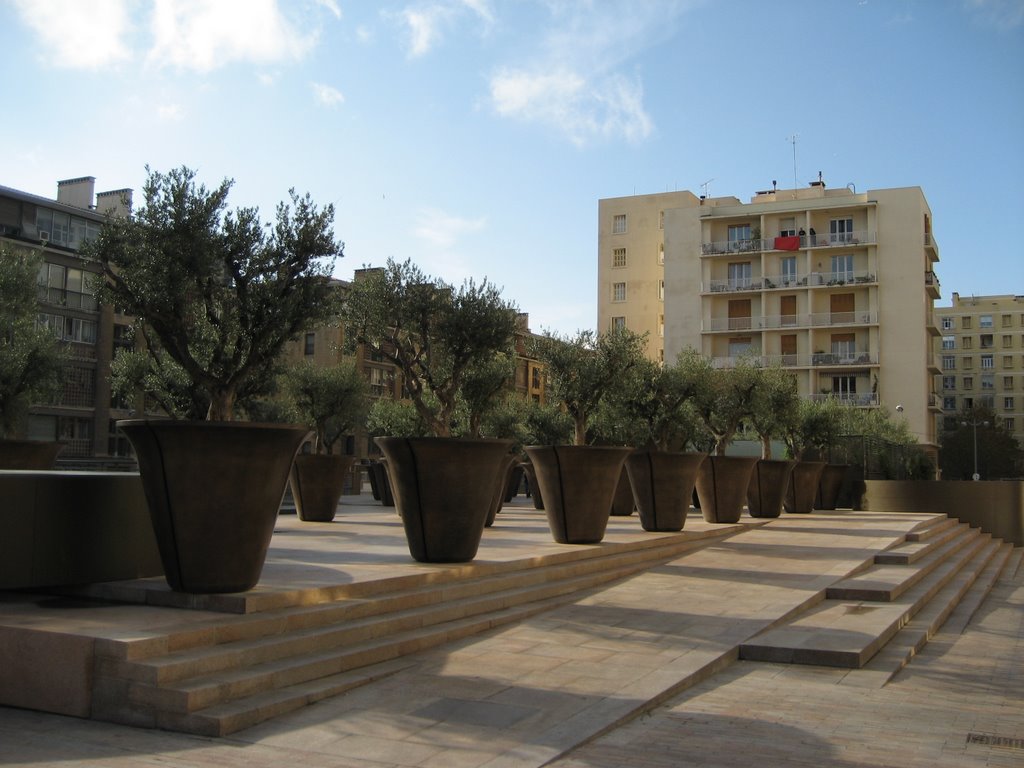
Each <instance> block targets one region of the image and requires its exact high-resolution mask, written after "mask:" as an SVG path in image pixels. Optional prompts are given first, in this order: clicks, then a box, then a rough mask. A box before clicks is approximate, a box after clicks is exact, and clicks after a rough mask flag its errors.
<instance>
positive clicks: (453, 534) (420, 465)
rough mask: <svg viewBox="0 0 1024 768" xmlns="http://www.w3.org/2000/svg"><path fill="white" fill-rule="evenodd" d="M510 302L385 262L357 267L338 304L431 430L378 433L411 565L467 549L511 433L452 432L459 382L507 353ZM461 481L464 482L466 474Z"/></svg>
mask: <svg viewBox="0 0 1024 768" xmlns="http://www.w3.org/2000/svg"><path fill="white" fill-rule="evenodd" d="M516 314H517V312H516V308H515V306H514V305H512V304H511V303H508V302H506V301H504V300H503V299H502V298H501V294H500V291H499V290H498V289H497V288H496V287H494V286H493V285H491V284H490V283H488V282H487V280H486V279H485V280H484V281H483V282H482V283H479V284H477V283H475V282H474V281H472V280H469V281H466V282H465V283H463V284H462V286H461V287H459V288H454V287H452V286H449V285H446V284H445V283H443V282H442V281H440V280H437V279H434V278H430V277H428V276H426V275H425V274H423V272H421V271H420V270H419V268H417V267H416V266H415V265H413V264H412V262H411V261H408V260H407V261H405V262H402V263H398V262H396V261H394V260H393V259H389V260H388V262H387V266H385V267H384V268H382V269H370V270H364V271H363V272H362V273H360V274H358V275H357V277H356V280H355V281H353V284H352V286H351V289H350V290H349V292H348V295H347V297H346V301H345V307H344V311H343V317H344V321H345V327H346V331H347V333H348V336H349V338H350V339H351V340H352V341H353V342H355V343H359V344H363V345H365V346H366V347H367V348H368V349H370V350H372V351H373V352H375V353H377V354H379V355H381V356H382V357H383V358H384V359H386V360H388V361H390V362H391V363H393V364H394V365H395V366H397V367H398V369H399V370H400V371H401V372H402V376H403V383H404V386H405V391H406V394H407V395H408V397H409V400H410V401H411V402H412V405H413V408H414V409H415V411H416V414H417V415H418V417H419V419H420V420H421V421H422V423H423V424H424V425H425V426H426V427H427V429H429V431H430V433H431V434H432V435H433V437H402V436H391V437H378V438H376V442H377V444H378V445H379V446H380V448H381V450H382V451H383V452H384V456H385V457H386V459H387V462H388V472H389V475H390V479H391V486H392V492H393V493H394V497H395V504H396V506H397V507H398V511H399V513H400V514H401V516H402V522H403V525H404V527H405V535H406V541H407V543H408V545H409V551H410V553H411V554H412V556H413V558H415V559H416V560H418V561H420V562H466V561H468V560H472V559H473V558H474V557H475V556H476V552H477V548H478V547H479V544H480V538H481V536H482V534H483V529H484V525H485V523H486V521H487V516H488V513H489V511H490V508H491V502H492V498H493V491H494V488H495V484H496V483H497V482H498V478H499V476H500V473H501V469H502V466H503V462H504V460H505V456H506V455H507V454H508V452H509V448H510V446H511V444H512V443H511V441H510V440H482V439H469V438H458V437H456V436H455V435H456V434H457V433H458V431H459V428H458V423H459V418H458V416H459V406H460V404H461V405H462V406H463V407H465V406H464V403H463V387H464V385H465V384H466V382H467V380H468V379H469V377H470V376H471V374H472V372H473V371H474V370H478V369H479V368H480V367H481V366H484V365H486V364H488V363H489V362H490V361H492V360H493V358H494V357H495V356H496V355H498V354H506V355H509V356H511V355H512V342H513V335H514V332H515V328H516ZM467 479H468V481H467Z"/></svg>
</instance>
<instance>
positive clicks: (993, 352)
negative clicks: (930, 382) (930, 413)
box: [935, 293, 1024, 444]
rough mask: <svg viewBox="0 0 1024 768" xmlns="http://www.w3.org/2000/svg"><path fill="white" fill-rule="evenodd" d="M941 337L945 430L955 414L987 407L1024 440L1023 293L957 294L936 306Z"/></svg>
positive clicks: (955, 419) (952, 424)
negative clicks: (948, 304) (949, 305)
mask: <svg viewBox="0 0 1024 768" xmlns="http://www.w3.org/2000/svg"><path fill="white" fill-rule="evenodd" d="M935 316H936V318H938V321H939V327H940V329H941V331H942V337H941V339H940V340H939V341H938V346H939V350H938V352H937V354H938V355H939V359H940V361H941V367H942V382H941V393H942V412H943V414H944V415H945V420H946V422H947V424H945V427H946V428H948V429H956V428H957V427H958V426H959V418H958V416H959V414H960V413H961V412H962V411H965V410H968V411H969V410H971V409H973V408H977V407H984V408H988V409H990V410H991V411H992V412H993V413H994V414H995V418H996V419H998V422H999V424H1000V425H1001V426H1002V427H1004V428H1005V429H1006V431H1007V432H1010V433H1011V434H1012V435H1013V436H1014V437H1015V438H1016V439H1017V440H1018V442H1020V443H1022V444H1024V296H1014V295H1009V294H1007V295H1000V296H960V294H958V293H954V294H953V305H952V306H951V307H936V308H935Z"/></svg>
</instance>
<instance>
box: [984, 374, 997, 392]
mask: <svg viewBox="0 0 1024 768" xmlns="http://www.w3.org/2000/svg"><path fill="white" fill-rule="evenodd" d="M981 388H982V389H995V388H996V375H995V374H994V373H983V374H981Z"/></svg>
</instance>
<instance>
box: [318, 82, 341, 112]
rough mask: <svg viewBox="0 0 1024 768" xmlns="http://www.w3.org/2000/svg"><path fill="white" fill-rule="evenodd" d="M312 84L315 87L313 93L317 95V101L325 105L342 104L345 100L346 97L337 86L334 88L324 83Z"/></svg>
mask: <svg viewBox="0 0 1024 768" xmlns="http://www.w3.org/2000/svg"><path fill="white" fill-rule="evenodd" d="M310 86H311V87H312V89H313V95H314V96H315V97H316V100H317V102H318V103H320V104H323V105H324V106H325V107H333V106H334V105H335V104H341V103H343V102H344V101H345V97H344V96H343V95H342V93H341V91H339V90H338V89H337V88H332V87H331V86H329V85H324V84H323V83H310Z"/></svg>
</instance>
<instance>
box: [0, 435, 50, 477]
mask: <svg viewBox="0 0 1024 768" xmlns="http://www.w3.org/2000/svg"><path fill="white" fill-rule="evenodd" d="M62 450H64V443H57V442H44V441H42V440H0V469H23V470H38V469H53V463H54V462H55V461H56V460H57V454H59V453H60V452H61V451H62Z"/></svg>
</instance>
